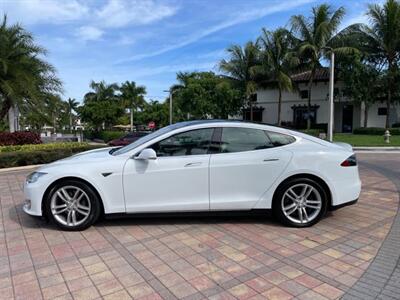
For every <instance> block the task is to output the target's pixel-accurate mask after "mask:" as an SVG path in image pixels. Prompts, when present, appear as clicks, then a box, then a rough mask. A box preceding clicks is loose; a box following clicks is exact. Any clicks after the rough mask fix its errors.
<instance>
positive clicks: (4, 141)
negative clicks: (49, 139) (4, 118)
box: [0, 131, 42, 146]
mask: <svg viewBox="0 0 400 300" xmlns="http://www.w3.org/2000/svg"><path fill="white" fill-rule="evenodd" d="M41 143H42V141H41V139H40V135H39V134H38V133H35V132H30V131H18V132H0V146H5V145H25V144H41Z"/></svg>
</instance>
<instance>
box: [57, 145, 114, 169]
mask: <svg viewBox="0 0 400 300" xmlns="http://www.w3.org/2000/svg"><path fill="white" fill-rule="evenodd" d="M112 148H114V147H106V148H100V149H94V150H89V151H85V152H81V153H78V154H75V155H72V156H70V157H67V158H64V159H60V160H57V161H55V162H52V163H50V164H49V165H58V164H64V163H75V162H76V163H81V162H92V161H98V160H103V159H106V158H109V157H110V156H111V154H110V153H109V152H110V150H111V149H112Z"/></svg>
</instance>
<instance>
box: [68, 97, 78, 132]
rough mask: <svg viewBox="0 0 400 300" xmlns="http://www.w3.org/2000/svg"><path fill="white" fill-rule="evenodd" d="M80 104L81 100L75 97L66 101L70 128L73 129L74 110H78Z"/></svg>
mask: <svg viewBox="0 0 400 300" xmlns="http://www.w3.org/2000/svg"><path fill="white" fill-rule="evenodd" d="M78 104H79V102H78V101H76V100H75V99H73V98H68V100H67V101H66V106H67V110H68V115H69V130H72V117H73V112H76V109H77V108H78Z"/></svg>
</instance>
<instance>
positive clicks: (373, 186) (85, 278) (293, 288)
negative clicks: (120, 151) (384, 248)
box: [0, 165, 399, 299]
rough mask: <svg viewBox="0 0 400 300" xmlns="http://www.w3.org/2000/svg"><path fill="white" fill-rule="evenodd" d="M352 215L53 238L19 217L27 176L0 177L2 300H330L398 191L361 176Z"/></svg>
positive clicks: (103, 227)
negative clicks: (300, 224) (285, 223)
mask: <svg viewBox="0 0 400 300" xmlns="http://www.w3.org/2000/svg"><path fill="white" fill-rule="evenodd" d="M360 171H361V177H362V181H363V191H362V194H361V198H360V201H359V203H358V204H357V205H354V206H351V207H348V208H344V209H341V210H338V211H335V212H333V213H330V214H329V215H328V216H327V218H325V219H324V220H322V221H321V222H320V223H319V224H317V225H315V226H314V227H311V228H306V229H293V228H285V227H282V226H281V225H279V224H277V223H275V222H274V221H272V220H271V218H267V217H265V218H263V217H257V218H256V217H221V218H211V217H198V218H165V219H158V218H147V219H124V220H109V221H101V222H99V223H98V224H97V225H96V226H94V227H92V228H90V229H89V230H86V231H84V232H61V231H59V230H57V229H56V228H55V227H54V226H53V225H51V224H46V223H45V222H44V221H42V220H40V219H35V218H32V217H29V216H27V215H25V214H24V213H23V212H22V210H21V204H22V202H23V194H22V190H21V184H22V182H23V180H24V177H25V175H26V173H27V172H14V173H0V204H1V209H0V298H1V299H9V298H19V299H41V298H46V299H48V298H51V299H54V298H56V297H60V299H72V298H74V299H95V298H106V299H131V298H134V299H177V298H178V299H182V298H187V299H204V298H210V299H236V298H239V299H248V298H249V299H291V298H297V299H325V298H327V299H336V298H340V297H341V296H342V295H343V294H344V293H345V292H346V291H348V290H349V288H350V287H351V286H353V285H355V283H356V282H357V281H358V279H359V278H360V277H361V276H362V274H363V273H364V271H365V270H366V269H367V268H368V266H369V264H370V262H371V261H372V260H373V259H374V257H375V255H376V253H377V252H378V250H379V248H380V246H381V244H382V242H383V241H384V239H385V237H386V235H387V234H388V232H389V230H390V228H391V226H392V222H393V220H394V217H395V216H396V213H397V205H398V203H399V199H398V193H397V189H396V186H395V185H394V184H393V183H392V182H391V181H390V180H389V179H388V178H387V177H385V176H384V175H382V174H381V173H378V172H376V171H374V170H372V169H371V168H368V167H365V166H363V165H362V166H361V168H360Z"/></svg>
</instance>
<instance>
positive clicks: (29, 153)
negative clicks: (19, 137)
mask: <svg viewBox="0 0 400 300" xmlns="http://www.w3.org/2000/svg"><path fill="white" fill-rule="evenodd" d="M17 147H18V146H6V147H0V168H11V167H18V166H27V165H37V164H46V163H50V162H53V161H56V160H58V159H62V158H66V157H68V156H71V155H73V154H76V153H79V152H83V151H87V150H92V149H96V148H99V146H94V145H89V144H87V143H54V144H42V145H24V146H20V148H17Z"/></svg>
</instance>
